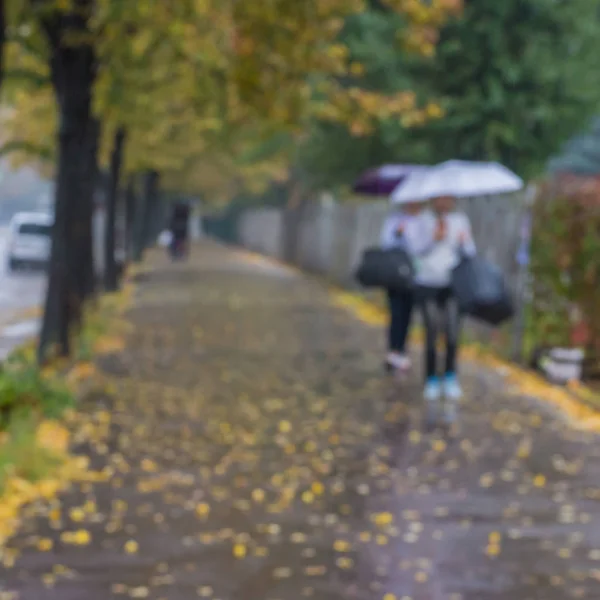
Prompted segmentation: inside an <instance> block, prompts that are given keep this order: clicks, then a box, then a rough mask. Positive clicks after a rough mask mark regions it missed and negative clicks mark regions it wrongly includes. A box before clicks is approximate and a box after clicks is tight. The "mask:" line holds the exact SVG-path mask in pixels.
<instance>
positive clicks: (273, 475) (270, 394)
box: [0, 244, 600, 600]
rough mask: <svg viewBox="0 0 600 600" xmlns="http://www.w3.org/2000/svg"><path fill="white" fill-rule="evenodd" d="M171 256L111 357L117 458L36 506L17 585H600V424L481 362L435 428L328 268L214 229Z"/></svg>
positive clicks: (30, 593)
mask: <svg viewBox="0 0 600 600" xmlns="http://www.w3.org/2000/svg"><path fill="white" fill-rule="evenodd" d="M162 261H163V259H162V258H159V259H157V260H156V261H155V269H154V270H153V271H152V272H151V273H150V274H148V275H147V276H145V277H143V278H142V280H141V281H140V284H139V292H138V297H137V301H136V306H135V308H134V309H133V310H132V311H131V313H130V319H131V322H132V323H134V325H135V328H134V331H133V333H132V334H131V337H130V339H129V343H128V350H127V351H126V352H125V353H124V354H123V355H122V356H121V357H119V358H118V360H117V359H114V358H113V359H112V360H105V361H103V362H102V364H101V365H100V366H101V367H103V368H104V369H105V371H106V377H107V379H109V380H110V382H111V383H112V384H113V385H114V386H115V397H114V399H112V400H111V399H107V398H97V399H95V400H93V401H92V400H88V402H87V403H86V404H85V405H84V406H83V407H82V410H83V411H84V412H86V411H87V413H88V414H90V415H92V414H93V413H94V411H100V410H105V409H108V410H110V414H111V431H110V435H109V437H108V439H106V440H103V439H98V440H96V441H95V442H93V443H91V444H89V445H88V446H84V447H82V448H81V451H82V452H87V453H89V454H90V455H91V456H92V457H93V462H94V464H95V466H96V467H102V466H103V465H109V466H110V467H111V468H112V469H113V470H114V475H113V476H112V478H111V479H110V481H109V482H107V483H93V484H82V485H80V486H76V487H75V489H73V490H71V491H69V492H67V493H65V494H64V495H63V496H62V497H61V499H60V503H59V504H55V505H53V506H51V507H50V509H47V508H46V509H42V507H33V509H32V510H31V512H33V511H34V510H35V512H36V513H37V516H36V517H35V518H34V517H31V518H30V519H28V520H27V521H26V525H25V526H24V528H23V530H22V531H21V532H20V534H19V535H18V537H17V538H16V539H15V540H13V541H12V543H11V549H12V551H13V552H14V553H15V563H14V566H12V567H11V568H3V567H0V586H4V588H3V589H4V590H6V591H14V592H17V593H18V594H19V596H18V597H19V598H21V599H23V600H107V599H111V598H150V599H153V600H158V599H161V598H163V599H168V600H191V599H193V598H213V599H215V600H217V599H219V600H296V599H301V598H315V599H318V600H348V599H352V598H357V599H361V600H362V599H364V600H371V599H373V600H375V599H380V600H394V599H396V600H408V599H411V600H459V599H462V600H564V599H569V598H589V599H590V600H597V599H598V598H600V460H599V459H600V444H599V443H598V440H597V438H594V437H593V436H587V435H584V434H582V433H579V432H573V431H570V430H569V429H568V428H567V427H566V426H565V425H563V423H562V422H561V421H560V420H559V419H558V418H557V417H554V416H552V415H550V414H546V413H545V412H544V410H543V409H542V408H541V407H539V406H536V405H535V404H533V403H531V402H526V401H525V400H519V399H516V398H509V397H505V396H504V395H503V390H502V388H501V387H500V386H499V384H498V381H496V380H495V379H494V376H493V375H491V374H488V373H484V372H482V371H481V370H476V369H475V368H470V369H468V373H467V376H466V387H467V390H468V393H469V398H468V401H467V402H466V405H465V407H464V410H463V413H462V430H461V432H459V433H458V434H457V435H456V436H455V437H446V438H443V437H441V435H440V434H429V435H426V434H424V433H423V432H422V431H421V429H420V425H419V414H420V410H419V403H418V393H417V388H416V385H415V384H414V383H411V382H408V383H406V384H402V385H399V384H394V383H393V382H391V381H390V380H388V379H386V378H385V377H384V376H383V375H382V374H381V364H380V362H381V338H382V336H381V332H380V331H377V330H374V329H371V328H369V327H367V326H365V325H364V324H362V323H360V322H358V321H356V320H354V319H353V318H352V317H351V316H349V315H348V314H346V313H345V312H343V311H341V310H339V309H337V308H335V307H333V306H332V304H331V303H330V302H329V298H328V295H327V292H326V291H325V290H324V289H323V288H322V287H320V286H319V284H317V283H315V282H313V281H311V280H309V279H305V278H303V277H302V276H300V275H298V274H296V273H295V272H293V271H287V270H286V269H285V268H280V267H278V266H272V265H271V264H269V263H264V262H262V261H261V260H260V259H249V258H247V257H246V256H245V255H242V254H236V253H233V252H231V251H228V250H224V249H222V248H219V247H217V246H213V245H208V244H205V245H202V246H200V247H199V248H198V249H196V251H195V254H194V256H193V258H192V261H191V262H190V263H188V264H183V265H177V266H174V265H171V264H168V263H167V262H166V261H165V262H162ZM99 414H105V413H99ZM78 530H79V533H78V534H77V535H67V536H65V535H64V532H65V531H67V532H73V531H78ZM88 532H89V539H88V535H87V533H88ZM45 538H49V539H51V540H52V541H53V545H52V548H51V547H50V546H51V544H50V543H49V542H48V541H46V539H45ZM40 539H41V540H42V541H40ZM77 544H80V545H77ZM5 556H6V555H5ZM11 556H12V555H11ZM9 562H10V561H9ZM0 589H2V587H0ZM0 597H2V596H1V595H0ZM6 597H9V596H6Z"/></svg>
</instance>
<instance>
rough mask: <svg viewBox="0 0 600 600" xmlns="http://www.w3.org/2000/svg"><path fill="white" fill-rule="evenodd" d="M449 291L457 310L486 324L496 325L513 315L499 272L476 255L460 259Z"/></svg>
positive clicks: (504, 284) (507, 290) (512, 308)
mask: <svg viewBox="0 0 600 600" xmlns="http://www.w3.org/2000/svg"><path fill="white" fill-rule="evenodd" d="M452 289H453V291H454V295H455V297H456V299H457V301H458V306H459V308H460V310H461V311H462V312H463V313H465V314H467V315H469V316H471V317H473V318H474V319H477V320H479V321H483V322H484V323H487V324H488V325H494V326H496V325H500V324H501V323H503V322H504V321H507V320H508V319H510V318H511V317H512V316H513V315H514V313H515V308H514V302H513V299H512V296H511V293H510V290H509V289H508V286H507V285H506V281H505V279H504V275H503V274H502V271H501V270H500V269H499V268H498V267H497V266H496V265H494V264H493V263H491V262H489V261H487V260H485V259H483V258H481V257H479V256H474V257H470V258H466V257H465V258H463V259H462V261H461V262H460V264H459V265H458V266H457V267H456V268H455V269H454V271H453V272H452Z"/></svg>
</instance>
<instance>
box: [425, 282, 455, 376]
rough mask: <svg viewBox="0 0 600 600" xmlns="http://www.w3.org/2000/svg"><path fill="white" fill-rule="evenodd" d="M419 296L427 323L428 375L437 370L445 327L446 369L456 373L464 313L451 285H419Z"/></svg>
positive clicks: (445, 370) (446, 372)
mask: <svg viewBox="0 0 600 600" xmlns="http://www.w3.org/2000/svg"><path fill="white" fill-rule="evenodd" d="M416 298H417V302H418V304H419V308H420V310H421V314H422V316H423V326H424V327H425V378H426V379H428V378H429V377H434V376H436V375H437V374H438V371H437V369H438V361H437V347H436V346H437V340H438V337H439V334H440V333H441V332H442V330H443V331H444V334H445V337H446V361H445V365H444V373H445V374H451V373H456V357H457V352H458V342H459V336H460V326H461V314H460V311H459V308H458V303H457V302H456V299H455V298H454V296H453V294H452V290H451V289H450V288H430V287H419V288H417V291H416Z"/></svg>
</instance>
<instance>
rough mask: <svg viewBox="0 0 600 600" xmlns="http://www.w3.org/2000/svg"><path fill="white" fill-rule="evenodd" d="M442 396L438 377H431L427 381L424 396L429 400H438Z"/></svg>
mask: <svg viewBox="0 0 600 600" xmlns="http://www.w3.org/2000/svg"><path fill="white" fill-rule="evenodd" d="M441 397H442V388H441V386H440V382H439V380H438V378H437V377H430V378H429V379H428V380H427V382H426V383H425V389H424V390H423V398H425V400H426V401H427V402H438V401H439V399H440V398H441Z"/></svg>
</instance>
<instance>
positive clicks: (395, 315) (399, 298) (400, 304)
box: [387, 290, 414, 352]
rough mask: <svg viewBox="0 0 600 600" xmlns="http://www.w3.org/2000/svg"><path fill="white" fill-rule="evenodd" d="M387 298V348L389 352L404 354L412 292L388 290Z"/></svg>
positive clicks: (412, 299)
mask: <svg viewBox="0 0 600 600" xmlns="http://www.w3.org/2000/svg"><path fill="white" fill-rule="evenodd" d="M387 296H388V306H389V310H390V323H389V329H388V348H389V350H390V351H391V352H404V351H405V350H406V338H407V337H408V330H409V329H410V321H411V316H412V311H413V305H414V296H413V293H412V292H395V291H391V290H388V293H387Z"/></svg>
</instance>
